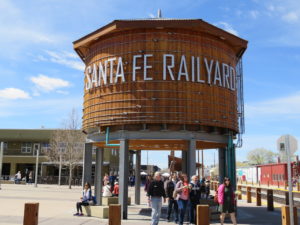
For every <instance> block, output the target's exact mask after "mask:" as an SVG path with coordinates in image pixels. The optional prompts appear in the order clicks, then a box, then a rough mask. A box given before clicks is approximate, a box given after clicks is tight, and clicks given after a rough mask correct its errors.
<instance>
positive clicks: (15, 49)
mask: <svg viewBox="0 0 300 225" xmlns="http://www.w3.org/2000/svg"><path fill="white" fill-rule="evenodd" d="M158 8H161V9H162V14H163V17H166V18H195V19H196V18H200V19H203V20H205V21H207V22H209V23H211V24H214V25H216V26H219V27H220V28H223V29H225V30H227V31H229V32H232V33H234V34H236V35H238V36H240V37H242V38H244V39H246V40H248V41H249V46H248V49H247V51H246V53H245V55H244V58H243V63H244V93H245V96H244V97H245V116H246V118H245V120H246V133H245V135H244V145H243V147H242V148H241V149H238V154H237V158H238V160H245V158H246V155H247V152H248V151H249V150H252V149H254V148H258V147H264V148H267V149H270V150H272V151H277V150H276V140H277V139H278V138H279V136H280V135H282V134H291V135H293V136H295V137H296V138H297V139H298V140H299V138H300V129H299V127H300V85H299V83H300V76H299V70H300V66H299V65H300V51H299V50H300V42H299V40H300V4H299V1H297V0H265V1H258V0H235V1H230V0H228V1H224V0H215V1H213V0H210V1H208V0H202V1H196V0H181V1H175V0H165V1H162V0H161V1H159V0H154V1H146V0H139V1H125V0H123V1H121V0H119V1H115V0H109V1H107V0H101V1H96V0H95V1H93V0H86V1H79V0H78V1H75V0H35V1H34V0H28V1H21V0H11V1H9V0H1V1H0V49H1V51H0V128H40V127H41V126H44V127H45V128H57V127H60V126H61V122H62V121H63V120H64V118H66V117H67V115H68V113H69V112H70V111H71V109H72V108H76V109H77V110H78V112H81V110H82V95H83V68H84V65H83V64H82V63H81V61H80V60H79V58H78V57H77V55H76V54H75V53H74V51H73V48H72V42H73V41H74V40H77V39H79V38H80V37H82V36H84V35H85V34H88V33H90V32H92V31H94V30H96V29H98V28H99V27H101V26H104V25H105V24H107V23H109V22H111V21H113V20H114V19H128V18H150V17H153V16H155V15H156V13H157V9H158ZM212 152H213V150H211V151H207V152H205V157H206V160H205V161H206V162H207V164H210V163H212V161H213V154H212ZM154 154H160V155H161V156H164V155H166V154H167V152H161V153H149V162H150V163H154V162H155V163H158V164H159V165H161V166H164V165H163V163H165V162H166V161H165V159H164V157H156V156H157V155H154ZM144 155H145V153H143V161H144V162H145V158H146V157H144ZM157 158H160V159H161V161H158V160H157Z"/></svg>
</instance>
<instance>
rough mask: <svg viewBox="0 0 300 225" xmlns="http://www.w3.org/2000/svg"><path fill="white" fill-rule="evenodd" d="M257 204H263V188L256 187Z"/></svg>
mask: <svg viewBox="0 0 300 225" xmlns="http://www.w3.org/2000/svg"><path fill="white" fill-rule="evenodd" d="M256 206H261V188H256Z"/></svg>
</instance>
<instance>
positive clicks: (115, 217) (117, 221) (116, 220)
mask: <svg viewBox="0 0 300 225" xmlns="http://www.w3.org/2000/svg"><path fill="white" fill-rule="evenodd" d="M108 224H109V225H121V205H120V204H111V205H109V213H108Z"/></svg>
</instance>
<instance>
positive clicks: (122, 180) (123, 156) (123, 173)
mask: <svg viewBox="0 0 300 225" xmlns="http://www.w3.org/2000/svg"><path fill="white" fill-rule="evenodd" d="M128 154H129V152H128V140H126V139H121V140H120V160H119V171H120V172H119V190H120V191H119V204H121V206H122V218H123V219H127V216H128V207H127V204H128V164H129V155H128Z"/></svg>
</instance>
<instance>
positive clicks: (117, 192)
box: [113, 182, 119, 197]
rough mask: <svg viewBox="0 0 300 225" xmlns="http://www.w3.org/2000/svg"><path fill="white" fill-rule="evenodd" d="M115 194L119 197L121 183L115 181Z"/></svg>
mask: <svg viewBox="0 0 300 225" xmlns="http://www.w3.org/2000/svg"><path fill="white" fill-rule="evenodd" d="M113 196H115V197H118V196H119V183H118V182H115V186H114V190H113Z"/></svg>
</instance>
